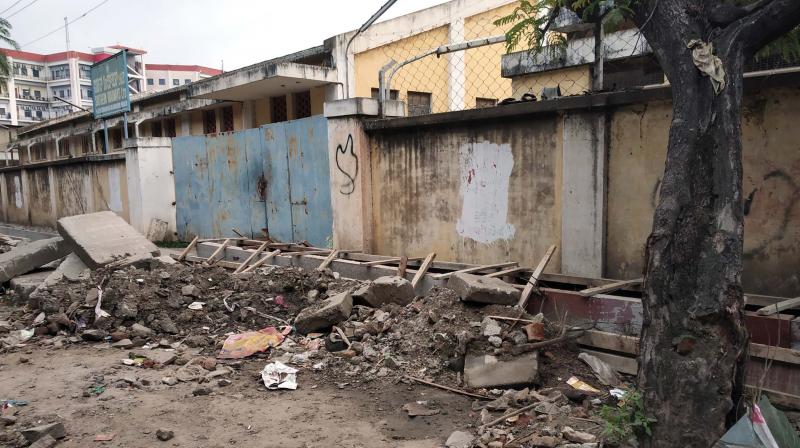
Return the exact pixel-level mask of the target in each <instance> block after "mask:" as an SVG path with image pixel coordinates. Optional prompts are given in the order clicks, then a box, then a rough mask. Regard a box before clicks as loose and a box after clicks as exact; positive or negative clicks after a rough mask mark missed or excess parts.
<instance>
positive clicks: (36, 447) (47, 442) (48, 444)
mask: <svg viewBox="0 0 800 448" xmlns="http://www.w3.org/2000/svg"><path fill="white" fill-rule="evenodd" d="M56 445H58V440H56V439H54V438H53V436H51V435H49V434H45V435H44V437H41V438H39V440H37V441H35V442H33V444H31V445H28V448H53V447H54V446H56Z"/></svg>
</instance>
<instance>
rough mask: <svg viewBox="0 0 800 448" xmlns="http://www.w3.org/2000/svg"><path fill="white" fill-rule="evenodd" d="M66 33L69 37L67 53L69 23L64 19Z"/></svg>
mask: <svg viewBox="0 0 800 448" xmlns="http://www.w3.org/2000/svg"><path fill="white" fill-rule="evenodd" d="M64 33H66V35H67V51H69V21H67V18H66V17H64Z"/></svg>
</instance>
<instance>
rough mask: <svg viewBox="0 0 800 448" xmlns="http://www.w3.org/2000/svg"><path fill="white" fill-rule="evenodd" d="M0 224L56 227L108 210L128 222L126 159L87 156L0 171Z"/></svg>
mask: <svg viewBox="0 0 800 448" xmlns="http://www.w3.org/2000/svg"><path fill="white" fill-rule="evenodd" d="M0 194H1V195H2V213H0V219H2V221H3V222H6V223H11V224H19V225H25V226H36V227H50V228H55V226H56V221H57V220H58V218H61V217H64V216H72V215H78V214H83V213H91V212H95V211H104V210H111V211H114V212H116V213H117V214H119V215H120V216H121V217H123V218H124V219H126V220H127V219H128V218H129V206H128V184H127V179H126V170H125V160H124V159H122V158H120V157H119V156H111V157H107V158H105V159H103V158H100V159H97V158H94V159H92V158H88V159H83V158H82V159H80V160H75V161H74V162H61V163H53V164H50V163H48V164H45V165H39V166H31V167H24V168H19V167H15V168H7V169H3V170H0Z"/></svg>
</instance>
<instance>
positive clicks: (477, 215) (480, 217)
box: [456, 141, 516, 244]
mask: <svg viewBox="0 0 800 448" xmlns="http://www.w3.org/2000/svg"><path fill="white" fill-rule="evenodd" d="M458 158H459V165H460V168H461V170H460V171H461V189H460V193H461V199H462V205H461V218H459V220H458V223H457V224H456V231H457V232H458V234H459V235H461V236H462V237H464V238H470V239H472V240H475V241H478V242H480V243H484V244H491V243H494V242H495V241H498V240H508V239H511V238H513V237H514V233H515V232H516V229H514V226H513V225H511V224H509V223H508V185H509V181H510V179H511V170H512V169H513V168H514V156H513V155H512V153H511V145H509V144H507V143H504V144H501V145H497V144H495V143H491V142H488V141H483V142H480V143H468V144H465V145H462V146H461V148H459V151H458Z"/></svg>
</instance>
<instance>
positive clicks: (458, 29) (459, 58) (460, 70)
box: [431, 11, 467, 112]
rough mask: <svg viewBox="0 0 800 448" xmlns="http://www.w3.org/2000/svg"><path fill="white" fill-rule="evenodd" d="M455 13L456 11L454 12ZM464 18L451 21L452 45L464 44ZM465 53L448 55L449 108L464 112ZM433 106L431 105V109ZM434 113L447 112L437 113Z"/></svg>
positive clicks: (465, 89) (465, 86)
mask: <svg viewBox="0 0 800 448" xmlns="http://www.w3.org/2000/svg"><path fill="white" fill-rule="evenodd" d="M454 12H455V11H454ZM464 36H465V34H464V18H463V17H453V18H452V19H451V21H450V43H451V44H458V43H461V42H464V41H465V40H466V39H465V37H464ZM464 53H465V52H463V51H459V52H456V53H450V54H448V55H447V71H448V74H449V76H450V82H449V83H448V84H449V89H448V106H449V108H450V109H449V110H463V109H464V107H465V105H466V101H465V100H466V98H465V97H466V94H467V76H466V62H465V61H464V58H465V57H466V55H465V54H464ZM432 107H433V104H432V105H431V108H432ZM432 111H433V112H447V111H436V110H432Z"/></svg>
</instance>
